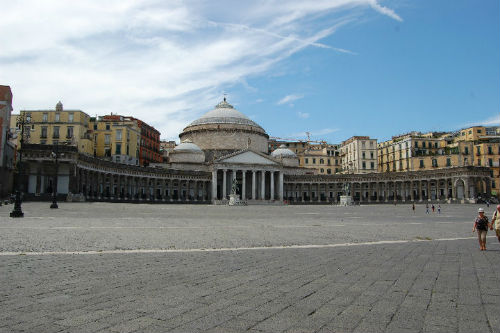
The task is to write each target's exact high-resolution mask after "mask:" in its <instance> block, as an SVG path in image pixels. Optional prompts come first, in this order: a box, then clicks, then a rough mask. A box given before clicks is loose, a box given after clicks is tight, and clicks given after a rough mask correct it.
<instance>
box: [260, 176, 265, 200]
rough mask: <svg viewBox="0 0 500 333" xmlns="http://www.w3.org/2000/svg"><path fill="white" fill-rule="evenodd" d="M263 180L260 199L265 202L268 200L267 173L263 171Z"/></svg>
mask: <svg viewBox="0 0 500 333" xmlns="http://www.w3.org/2000/svg"><path fill="white" fill-rule="evenodd" d="M260 173H261V175H262V179H261V181H260V183H261V185H262V187H261V189H260V199H261V200H265V199H266V171H265V170H262V171H261V172H260Z"/></svg>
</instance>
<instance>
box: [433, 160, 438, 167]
mask: <svg viewBox="0 0 500 333" xmlns="http://www.w3.org/2000/svg"><path fill="white" fill-rule="evenodd" d="M432 166H433V167H437V166H438V161H437V160H436V159H435V158H433V159H432Z"/></svg>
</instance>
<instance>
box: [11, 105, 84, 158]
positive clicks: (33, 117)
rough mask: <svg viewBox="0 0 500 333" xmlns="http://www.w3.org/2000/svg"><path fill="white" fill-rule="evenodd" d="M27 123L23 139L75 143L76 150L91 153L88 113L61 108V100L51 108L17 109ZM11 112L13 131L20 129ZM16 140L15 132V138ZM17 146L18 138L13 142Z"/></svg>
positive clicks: (66, 143)
mask: <svg viewBox="0 0 500 333" xmlns="http://www.w3.org/2000/svg"><path fill="white" fill-rule="evenodd" d="M20 114H21V115H25V117H26V120H27V121H28V122H29V125H30V126H26V127H25V130H27V131H28V132H27V133H25V142H26V143H29V144H42V145H69V146H75V147H78V152H80V153H83V154H88V155H91V154H92V150H93V143H92V137H91V134H90V133H91V130H90V129H89V121H90V116H89V115H88V114H86V113H85V112H83V111H81V110H65V109H64V108H63V105H62V103H61V102H59V103H57V105H56V107H55V109H54V110H21V111H20ZM18 116H19V115H12V117H11V122H10V127H11V131H12V132H13V133H18V134H19V133H20V128H17V127H16V122H17V117H18ZM16 140H19V135H18V136H17V139H16ZM16 143H17V146H19V142H17V141H16Z"/></svg>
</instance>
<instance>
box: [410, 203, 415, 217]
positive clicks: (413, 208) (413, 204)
mask: <svg viewBox="0 0 500 333" xmlns="http://www.w3.org/2000/svg"><path fill="white" fill-rule="evenodd" d="M411 209H412V210H413V214H415V203H412V204H411Z"/></svg>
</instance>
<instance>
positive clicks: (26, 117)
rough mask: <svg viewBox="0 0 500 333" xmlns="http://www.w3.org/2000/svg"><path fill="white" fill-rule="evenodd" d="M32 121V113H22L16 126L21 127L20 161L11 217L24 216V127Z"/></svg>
mask: <svg viewBox="0 0 500 333" xmlns="http://www.w3.org/2000/svg"><path fill="white" fill-rule="evenodd" d="M30 122H31V115H30V114H26V113H22V114H20V115H19V116H17V120H16V126H17V127H18V128H19V127H20V128H21V138H20V140H19V161H18V162H17V178H16V201H15V203H14V209H13V210H12V212H11V213H10V217H24V213H23V210H22V209H21V203H22V199H21V175H22V166H23V164H22V162H23V153H22V149H23V145H24V127H25V126H26V125H27V124H29V123H30Z"/></svg>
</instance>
